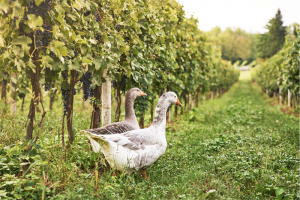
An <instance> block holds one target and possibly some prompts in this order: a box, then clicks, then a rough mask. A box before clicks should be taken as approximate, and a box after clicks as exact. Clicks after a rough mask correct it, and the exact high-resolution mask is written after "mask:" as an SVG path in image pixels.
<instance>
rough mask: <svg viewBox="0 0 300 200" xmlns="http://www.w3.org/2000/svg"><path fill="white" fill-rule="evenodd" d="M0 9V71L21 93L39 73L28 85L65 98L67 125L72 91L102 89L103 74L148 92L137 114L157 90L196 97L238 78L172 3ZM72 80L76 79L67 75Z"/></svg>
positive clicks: (73, 2) (68, 0) (34, 1)
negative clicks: (13, 78)
mask: <svg viewBox="0 0 300 200" xmlns="http://www.w3.org/2000/svg"><path fill="white" fill-rule="evenodd" d="M1 5H2V6H1V8H0V9H1V13H0V20H1V24H0V33H1V34H0V35H1V36H0V47H1V55H0V69H1V71H7V72H8V74H12V73H13V72H14V73H16V74H17V76H18V77H19V78H22V77H23V78H22V80H23V79H24V81H23V82H22V83H19V84H18V85H17V88H24V87H23V85H24V84H25V85H26V84H27V82H29V81H28V79H29V77H30V76H32V75H30V74H31V73H37V74H39V76H38V77H39V78H38V82H34V83H37V84H38V85H44V87H45V90H50V93H53V94H54V91H56V92H58V91H59V92H60V93H63V99H62V101H63V103H62V104H63V106H64V107H65V108H62V110H64V114H65V115H67V112H68V113H69V114H68V115H67V116H68V119H67V123H68V122H71V121H72V119H71V118H72V113H73V112H72V108H71V109H67V107H72V104H69V102H70V101H72V99H73V92H74V91H73V89H72V87H74V88H81V87H82V86H84V89H85V91H90V89H94V88H95V87H96V86H100V85H101V84H102V81H103V79H102V75H103V71H104V69H106V68H108V76H109V77H110V78H111V80H112V81H115V83H117V82H118V83H121V82H122V80H123V82H122V84H123V85H122V90H123V91H125V90H129V89H130V88H132V87H134V86H137V87H139V88H140V89H142V90H143V91H144V92H146V93H147V94H149V95H148V96H147V97H143V98H140V99H139V100H137V102H136V106H135V107H136V111H137V114H138V116H142V115H143V113H145V111H146V110H147V109H148V104H149V101H148V100H149V98H150V97H152V96H154V95H155V94H159V93H160V91H161V90H162V89H168V90H174V91H176V92H177V93H178V94H180V93H181V92H186V93H190V94H196V93H197V91H199V88H204V89H205V90H206V91H207V90H209V89H210V87H212V86H213V87H214V88H218V87H222V88H226V89H228V88H229V87H230V86H231V85H232V84H233V83H234V82H235V81H236V80H237V72H234V69H233V67H232V66H230V64H229V63H226V62H223V61H221V58H220V57H215V56H214V54H216V52H215V51H212V50H211V48H210V47H207V46H208V45H207V42H206V41H205V36H204V34H203V32H201V31H200V30H199V29H198V26H197V22H198V21H197V19H194V18H193V17H191V18H187V17H186V16H185V11H184V10H183V7H182V6H181V5H180V4H178V3H177V2H176V1H174V0H167V1H158V0H151V1H150V0H145V1H138V0H136V1H132V0H122V1H104V0H96V1H90V0H84V1H82V0H63V1H57V0H41V1H39V0H30V1H27V0H16V1H9V2H8V1H3V0H2V4H1ZM43 10H46V12H42V11H43ZM47 10H49V11H47ZM45 41H46V42H45ZM210 67H212V68H210ZM86 73H89V74H91V77H89V78H88V80H86V79H85V77H84V74H86ZM210 73H213V74H210ZM72 74H73V75H74V76H76V77H75V79H76V80H74V77H68V75H69V76H70V75H71V76H73V75H72ZM232 74H235V76H233V75H232ZM227 75H228V76H227ZM0 78H1V79H2V78H6V76H4V75H3V74H2V73H1V74H0ZM211 78H212V79H213V80H212V79H211ZM81 79H82V81H83V80H84V81H83V83H81V82H80V81H79V80H81ZM26 80H27V81H26ZM23 83H24V84H23ZM87 83H88V84H87ZM74 84H75V85H74ZM26 87H28V85H27V86H26ZM32 87H33V86H32ZM88 87H89V88H88ZM167 87H168V88H167ZM37 88H38V87H37ZM70 88H71V89H70ZM19 90H20V91H21V89H19ZM33 92H34V90H32V91H31V92H30V93H31V96H32V97H34V95H33ZM203 92H205V91H203ZM23 93H25V92H23ZM90 94H92V92H86V96H85V99H86V98H89V97H90V96H92V95H90ZM92 99H93V98H92ZM63 106H62V107H63ZM61 113H62V112H61ZM69 125H70V124H68V131H70V130H72V129H71V128H70V127H69ZM70 126H71V125H70Z"/></svg>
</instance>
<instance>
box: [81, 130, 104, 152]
mask: <svg viewBox="0 0 300 200" xmlns="http://www.w3.org/2000/svg"><path fill="white" fill-rule="evenodd" d="M82 132H83V133H84V134H85V135H86V136H87V137H88V138H89V140H90V142H91V145H92V149H93V151H94V152H95V153H98V152H99V151H100V150H101V146H102V145H103V144H108V141H106V140H105V137H104V136H102V135H96V134H93V133H90V132H89V131H87V130H82Z"/></svg>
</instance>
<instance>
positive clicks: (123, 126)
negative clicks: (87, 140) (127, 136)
mask: <svg viewBox="0 0 300 200" xmlns="http://www.w3.org/2000/svg"><path fill="white" fill-rule="evenodd" d="M131 130H134V127H133V126H132V125H130V124H129V123H125V122H116V123H112V124H109V125H107V126H103V127H101V128H95V129H87V130H84V131H85V132H88V133H92V134H94V135H110V134H120V133H124V132H127V131H131Z"/></svg>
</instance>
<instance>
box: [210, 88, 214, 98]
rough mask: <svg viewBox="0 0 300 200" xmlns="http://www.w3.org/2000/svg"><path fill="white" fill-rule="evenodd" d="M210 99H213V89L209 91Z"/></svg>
mask: <svg viewBox="0 0 300 200" xmlns="http://www.w3.org/2000/svg"><path fill="white" fill-rule="evenodd" d="M210 99H211V100H213V99H214V91H213V90H211V91H210Z"/></svg>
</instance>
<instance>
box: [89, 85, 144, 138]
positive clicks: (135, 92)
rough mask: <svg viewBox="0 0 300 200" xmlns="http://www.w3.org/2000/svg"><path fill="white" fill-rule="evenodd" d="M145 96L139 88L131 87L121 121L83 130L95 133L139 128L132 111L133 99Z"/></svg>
mask: <svg viewBox="0 0 300 200" xmlns="http://www.w3.org/2000/svg"><path fill="white" fill-rule="evenodd" d="M140 96H147V95H146V94H145V93H144V92H142V91H141V90H140V89H139V88H131V89H130V90H129V91H128V92H127V94H126V98H125V119H124V121H122V122H114V123H111V124H109V125H106V126H103V127H101V128H95V129H88V130H84V131H86V132H89V133H92V134H96V135H107V134H118V133H124V132H127V131H131V130H136V129H140V126H139V124H138V122H137V119H136V116H135V113H134V108H133V105H134V100H135V99H136V97H140Z"/></svg>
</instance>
